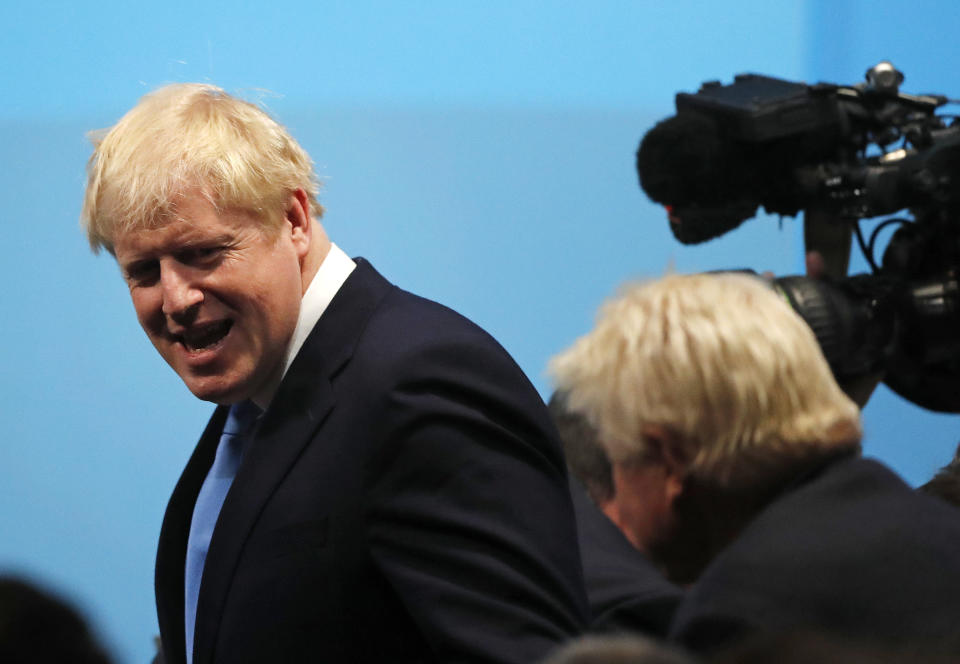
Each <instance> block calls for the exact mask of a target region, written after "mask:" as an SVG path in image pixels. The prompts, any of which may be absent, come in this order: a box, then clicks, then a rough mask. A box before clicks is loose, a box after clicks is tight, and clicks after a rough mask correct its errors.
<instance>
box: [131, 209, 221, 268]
mask: <svg viewBox="0 0 960 664" xmlns="http://www.w3.org/2000/svg"><path fill="white" fill-rule="evenodd" d="M236 231H237V229H236V227H235V226H232V225H229V224H224V223H223V222H222V221H221V220H220V219H219V218H217V217H213V218H207V219H199V220H198V219H184V218H182V217H179V216H178V217H173V218H170V219H168V220H165V221H163V222H160V223H157V224H152V225H150V226H144V227H138V228H131V229H128V230H122V231H119V232H118V233H117V236H116V238H115V240H114V250H115V253H116V255H117V260H120V261H123V260H130V259H136V258H138V257H141V256H146V255H154V254H161V253H166V252H171V251H176V250H178V249H182V248H185V247H190V246H194V245H198V244H203V243H210V242H214V243H216V242H220V243H223V242H229V241H230V240H231V239H233V237H234V236H235V235H236Z"/></svg>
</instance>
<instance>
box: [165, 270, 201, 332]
mask: <svg viewBox="0 0 960 664" xmlns="http://www.w3.org/2000/svg"><path fill="white" fill-rule="evenodd" d="M192 273H193V269H192V268H191V267H189V266H187V265H183V264H182V263H178V262H176V261H166V262H164V261H161V263H160V285H161V288H162V289H163V313H164V314H165V315H167V316H170V317H172V318H178V317H182V316H184V315H189V314H190V313H192V312H195V311H196V307H197V305H198V304H200V303H201V302H202V301H203V291H202V290H200V288H199V287H198V284H197V282H196V279H195V278H194V275H193V274H192Z"/></svg>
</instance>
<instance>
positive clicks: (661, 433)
mask: <svg viewBox="0 0 960 664" xmlns="http://www.w3.org/2000/svg"><path fill="white" fill-rule="evenodd" d="M641 435H642V436H643V437H644V440H645V441H646V443H647V454H648V455H650V456H652V457H654V458H656V459H657V460H658V461H659V463H661V464H662V465H663V467H664V468H665V469H666V471H667V477H666V485H667V497H668V499H669V501H670V502H671V503H672V502H673V500H674V499H676V497H677V496H679V495H680V494H681V493H683V485H684V481H685V480H686V478H687V474H688V473H689V469H690V458H689V453H688V451H687V450H686V448H685V446H684V445H683V439H682V438H681V437H680V436H679V435H678V434H677V433H676V432H675V431H673V430H672V429H670V428H669V427H664V426H661V425H659V424H649V425H645V426H644V427H643V429H642V430H641Z"/></svg>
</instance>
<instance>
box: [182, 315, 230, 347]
mask: <svg viewBox="0 0 960 664" xmlns="http://www.w3.org/2000/svg"><path fill="white" fill-rule="evenodd" d="M231 327H233V321H232V320H222V321H217V322H215V323H205V324H201V325H194V326H192V327H191V328H190V329H189V330H187V331H186V332H184V333H183V334H182V335H180V342H181V343H182V344H183V345H184V347H185V348H186V349H187V350H189V351H191V352H195V351H200V350H207V349H209V348H212V347H214V346H216V345H217V344H218V343H220V342H221V341H222V340H223V338H224V337H225V336H227V333H228V332H230V328H231Z"/></svg>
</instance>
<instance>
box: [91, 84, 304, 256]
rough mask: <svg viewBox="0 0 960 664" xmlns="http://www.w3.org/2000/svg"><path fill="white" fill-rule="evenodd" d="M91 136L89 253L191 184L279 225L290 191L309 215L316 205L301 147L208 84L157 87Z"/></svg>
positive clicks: (148, 220) (161, 215) (147, 222)
mask: <svg viewBox="0 0 960 664" xmlns="http://www.w3.org/2000/svg"><path fill="white" fill-rule="evenodd" d="M91 140H92V141H93V144H94V152H93V155H92V156H91V157H90V161H89V163H88V165H87V190H86V195H85V197H84V202H83V210H82V212H81V223H82V225H83V228H84V230H85V231H86V233H87V239H88V240H89V241H90V247H91V248H92V249H93V250H94V252H97V251H99V250H100V249H101V248H105V249H107V250H108V251H110V252H111V253H112V252H113V243H114V239H115V237H116V235H117V233H119V232H123V231H127V230H132V229H135V228H150V227H155V226H157V225H160V224H162V223H163V222H164V220H166V219H167V218H168V217H169V215H170V214H172V213H173V212H174V211H175V209H176V206H177V202H178V200H179V199H180V198H182V197H183V196H185V195H186V194H187V193H188V192H190V191H193V190H198V191H200V192H201V193H202V194H203V195H204V196H205V197H207V199H208V200H210V202H211V203H213V204H214V205H215V206H216V207H217V208H218V209H227V208H237V209H243V210H245V211H248V212H251V213H253V214H254V215H255V216H256V217H257V218H259V219H260V220H261V221H263V222H264V224H265V226H273V227H277V226H279V223H280V219H281V216H280V213H281V212H282V211H283V210H284V209H285V208H284V206H285V204H286V201H287V198H288V197H289V195H290V194H291V193H292V192H293V191H294V190H296V189H303V190H304V191H305V192H306V193H307V197H308V200H309V204H310V207H311V211H312V213H313V216H314V217H317V218H319V217H320V216H321V215H322V213H323V208H321V207H320V205H319V204H318V203H317V193H318V191H319V184H318V182H317V179H316V176H315V175H314V173H313V164H312V163H311V161H310V157H309V156H308V155H307V153H306V151H304V149H303V148H302V147H300V145H299V144H298V143H297V142H296V141H295V140H294V139H293V137H291V136H290V134H289V133H287V131H286V130H285V129H284V128H283V127H282V126H280V125H279V124H277V122H275V121H274V120H273V119H272V118H270V116H269V115H267V114H266V113H265V112H264V111H262V110H261V109H260V108H258V107H256V106H254V105H253V104H251V103H249V102H246V101H243V100H241V99H237V98H236V97H232V96H231V95H229V94H227V93H226V92H224V91H223V90H222V89H220V88H218V87H215V86H212V85H206V84H200V83H183V84H174V85H168V86H165V87H162V88H160V89H158V90H155V91H154V92H151V93H149V94H147V95H145V96H144V97H143V98H142V99H141V100H140V101H139V103H138V104H137V105H136V106H134V107H133V108H132V109H131V110H130V111H129V112H127V114H126V115H124V116H123V118H121V119H120V121H119V122H118V123H117V124H116V125H114V126H113V127H112V128H110V129H107V130H101V131H99V132H92V133H91Z"/></svg>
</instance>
